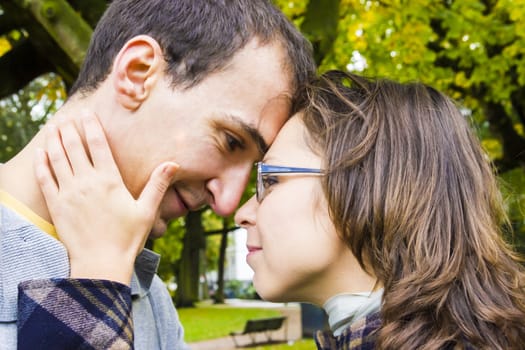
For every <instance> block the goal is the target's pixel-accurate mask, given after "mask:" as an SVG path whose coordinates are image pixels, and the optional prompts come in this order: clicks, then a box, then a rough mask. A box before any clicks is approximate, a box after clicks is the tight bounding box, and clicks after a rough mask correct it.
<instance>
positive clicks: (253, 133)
mask: <svg viewBox="0 0 525 350" xmlns="http://www.w3.org/2000/svg"><path fill="white" fill-rule="evenodd" d="M228 117H229V118H228V119H229V120H230V121H231V122H233V123H234V124H235V125H236V126H237V127H238V128H239V129H241V130H242V131H244V133H246V134H248V135H249V136H250V138H251V139H252V141H253V143H255V145H256V146H257V149H258V150H259V155H260V156H261V157H262V156H263V155H264V154H265V153H266V152H267V151H268V148H269V146H268V144H267V143H266V141H265V140H264V138H263V137H262V135H261V133H260V132H259V130H257V128H255V127H253V126H252V125H250V124H248V123H246V122H245V121H244V120H242V119H241V118H240V117H237V116H235V115H229V116H228Z"/></svg>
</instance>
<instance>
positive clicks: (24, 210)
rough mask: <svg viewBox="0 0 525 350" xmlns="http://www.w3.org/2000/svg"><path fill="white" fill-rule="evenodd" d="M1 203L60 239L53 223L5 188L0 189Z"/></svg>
mask: <svg viewBox="0 0 525 350" xmlns="http://www.w3.org/2000/svg"><path fill="white" fill-rule="evenodd" d="M0 203H2V204H3V205H5V206H6V207H8V208H10V209H12V210H13V211H15V212H17V213H18V214H19V215H21V216H23V217H24V218H26V219H27V220H28V221H29V222H31V223H32V224H33V225H35V226H36V227H38V228H39V229H41V230H42V231H44V232H46V233H47V234H49V235H50V236H51V237H54V238H55V239H57V240H58V235H57V232H56V230H55V226H53V225H52V224H51V223H49V222H47V221H46V220H44V219H42V218H41V217H40V216H38V215H37V214H36V213H35V212H34V211H32V210H31V209H29V208H28V207H27V206H26V205H25V204H23V203H22V202H20V201H19V200H17V199H16V198H15V197H13V196H11V195H10V194H9V193H7V192H5V191H3V190H0Z"/></svg>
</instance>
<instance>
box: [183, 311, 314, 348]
mask: <svg viewBox="0 0 525 350" xmlns="http://www.w3.org/2000/svg"><path fill="white" fill-rule="evenodd" d="M177 311H178V313H179V317H180V320H181V322H182V324H183V326H184V339H185V340H186V342H188V343H191V342H196V341H202V340H209V339H214V338H221V337H227V336H229V334H230V332H231V331H241V330H242V329H243V327H244V325H245V323H246V320H248V319H251V318H263V317H274V316H279V315H280V312H279V311H278V310H274V309H264V308H239V307H230V306H225V305H213V304H210V303H199V304H197V307H195V308H179V309H177ZM248 349H250V350H290V349H293V350H314V349H316V347H315V344H314V342H313V340H311V339H303V340H299V341H296V342H294V343H291V344H272V345H264V346H263V345H260V346H254V347H250V348H248Z"/></svg>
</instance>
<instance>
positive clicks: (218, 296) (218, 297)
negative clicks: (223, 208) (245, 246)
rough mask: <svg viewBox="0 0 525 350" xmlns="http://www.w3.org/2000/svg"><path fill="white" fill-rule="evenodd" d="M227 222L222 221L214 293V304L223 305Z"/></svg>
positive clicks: (225, 220)
mask: <svg viewBox="0 0 525 350" xmlns="http://www.w3.org/2000/svg"><path fill="white" fill-rule="evenodd" d="M228 226H229V225H228V220H227V219H224V220H223V221H222V233H221V247H220V251H219V263H218V270H219V271H218V276H217V291H216V292H215V296H214V300H215V304H223V303H224V265H225V260H226V248H227V247H228V230H229V227H228Z"/></svg>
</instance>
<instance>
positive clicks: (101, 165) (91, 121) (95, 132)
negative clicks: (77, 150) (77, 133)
mask: <svg viewBox="0 0 525 350" xmlns="http://www.w3.org/2000/svg"><path fill="white" fill-rule="evenodd" d="M82 125H83V127H84V134H85V137H86V143H87V146H88V149H89V153H90V155H91V160H92V162H93V166H94V167H95V168H97V169H103V170H107V171H109V172H110V173H112V174H117V173H119V170H118V167H117V165H116V163H115V160H114V159H113V154H112V153H111V148H110V147H109V144H108V141H107V138H106V135H105V133H104V130H103V129H102V126H101V125H100V123H99V121H98V119H97V118H96V117H95V116H94V115H87V116H84V117H83V118H82Z"/></svg>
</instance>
